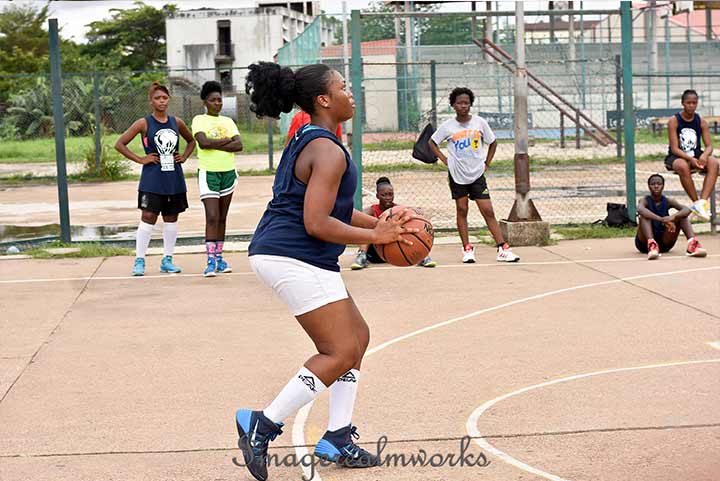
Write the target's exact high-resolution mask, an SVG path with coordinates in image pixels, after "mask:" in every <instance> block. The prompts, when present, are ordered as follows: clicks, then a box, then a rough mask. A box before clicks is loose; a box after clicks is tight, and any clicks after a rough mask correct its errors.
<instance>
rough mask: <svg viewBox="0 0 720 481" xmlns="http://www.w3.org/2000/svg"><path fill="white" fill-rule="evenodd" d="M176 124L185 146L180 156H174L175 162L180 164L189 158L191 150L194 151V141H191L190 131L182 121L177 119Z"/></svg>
mask: <svg viewBox="0 0 720 481" xmlns="http://www.w3.org/2000/svg"><path fill="white" fill-rule="evenodd" d="M177 124H178V130H179V131H180V135H182V138H183V139H185V142H186V144H185V150H184V151H183V153H182V155H180V154H175V162H177V163H179V164H182V163H183V162H185V161H186V160H187V159H188V157H190V154H192V153H193V150H195V139H193V136H192V132H190V129H188V126H187V125H185V122H183V121H182V119H177Z"/></svg>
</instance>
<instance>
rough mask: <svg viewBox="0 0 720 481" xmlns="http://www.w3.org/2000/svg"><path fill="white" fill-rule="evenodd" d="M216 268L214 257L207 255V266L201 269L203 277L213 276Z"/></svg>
mask: <svg viewBox="0 0 720 481" xmlns="http://www.w3.org/2000/svg"><path fill="white" fill-rule="evenodd" d="M216 269H217V264H216V263H215V257H214V256H211V257H208V263H207V267H205V270H204V271H203V275H204V276H205V277H215V270H216Z"/></svg>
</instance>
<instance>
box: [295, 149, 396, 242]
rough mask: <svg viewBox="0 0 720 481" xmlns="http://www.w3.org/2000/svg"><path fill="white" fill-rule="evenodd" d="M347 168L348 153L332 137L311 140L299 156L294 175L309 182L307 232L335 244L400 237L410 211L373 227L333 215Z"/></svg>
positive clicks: (306, 203) (304, 209)
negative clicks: (346, 157) (349, 222)
mask: <svg viewBox="0 0 720 481" xmlns="http://www.w3.org/2000/svg"><path fill="white" fill-rule="evenodd" d="M345 169H347V161H346V160H345V154H344V153H343V152H342V150H340V148H339V147H338V146H337V145H336V144H335V142H333V141H332V140H329V139H324V138H319V139H316V140H313V141H311V142H310V143H309V144H308V145H307V146H306V147H305V148H304V149H303V151H302V153H301V154H300V155H299V156H298V158H297V161H296V164H295V175H297V177H298V178H299V179H300V180H301V181H303V182H305V183H306V184H307V189H306V191H305V201H304V204H303V222H304V225H305V230H306V231H307V233H308V234H310V235H311V236H313V237H317V238H318V239H321V240H324V241H326V242H333V243H335V244H370V243H377V244H386V243H389V242H393V241H396V240H401V238H400V234H402V233H403V232H406V230H405V229H404V228H403V227H402V224H403V223H404V222H406V221H407V220H409V219H410V216H409V215H403V216H400V217H399V218H396V219H389V220H387V221H385V222H377V224H376V226H375V228H373V229H365V228H362V227H356V226H353V225H348V224H346V223H344V222H342V221H340V220H339V219H336V218H334V217H332V216H331V215H330V213H331V212H332V210H333V208H334V207H335V198H336V193H337V191H338V188H339V186H340V181H341V179H342V176H343V174H344V173H345ZM306 179H307V180H306ZM353 217H355V214H353Z"/></svg>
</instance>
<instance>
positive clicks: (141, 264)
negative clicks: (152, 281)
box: [132, 257, 145, 276]
mask: <svg viewBox="0 0 720 481" xmlns="http://www.w3.org/2000/svg"><path fill="white" fill-rule="evenodd" d="M132 275H134V276H144V275H145V259H143V258H142V257H136V258H135V264H133V270H132Z"/></svg>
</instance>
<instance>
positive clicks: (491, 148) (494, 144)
mask: <svg viewBox="0 0 720 481" xmlns="http://www.w3.org/2000/svg"><path fill="white" fill-rule="evenodd" d="M496 150H497V140H493V142H492V144H490V145H489V146H488V151H487V157H486V158H485V168H486V169H488V168H490V163H491V162H492V160H493V157H495V151H496Z"/></svg>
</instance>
